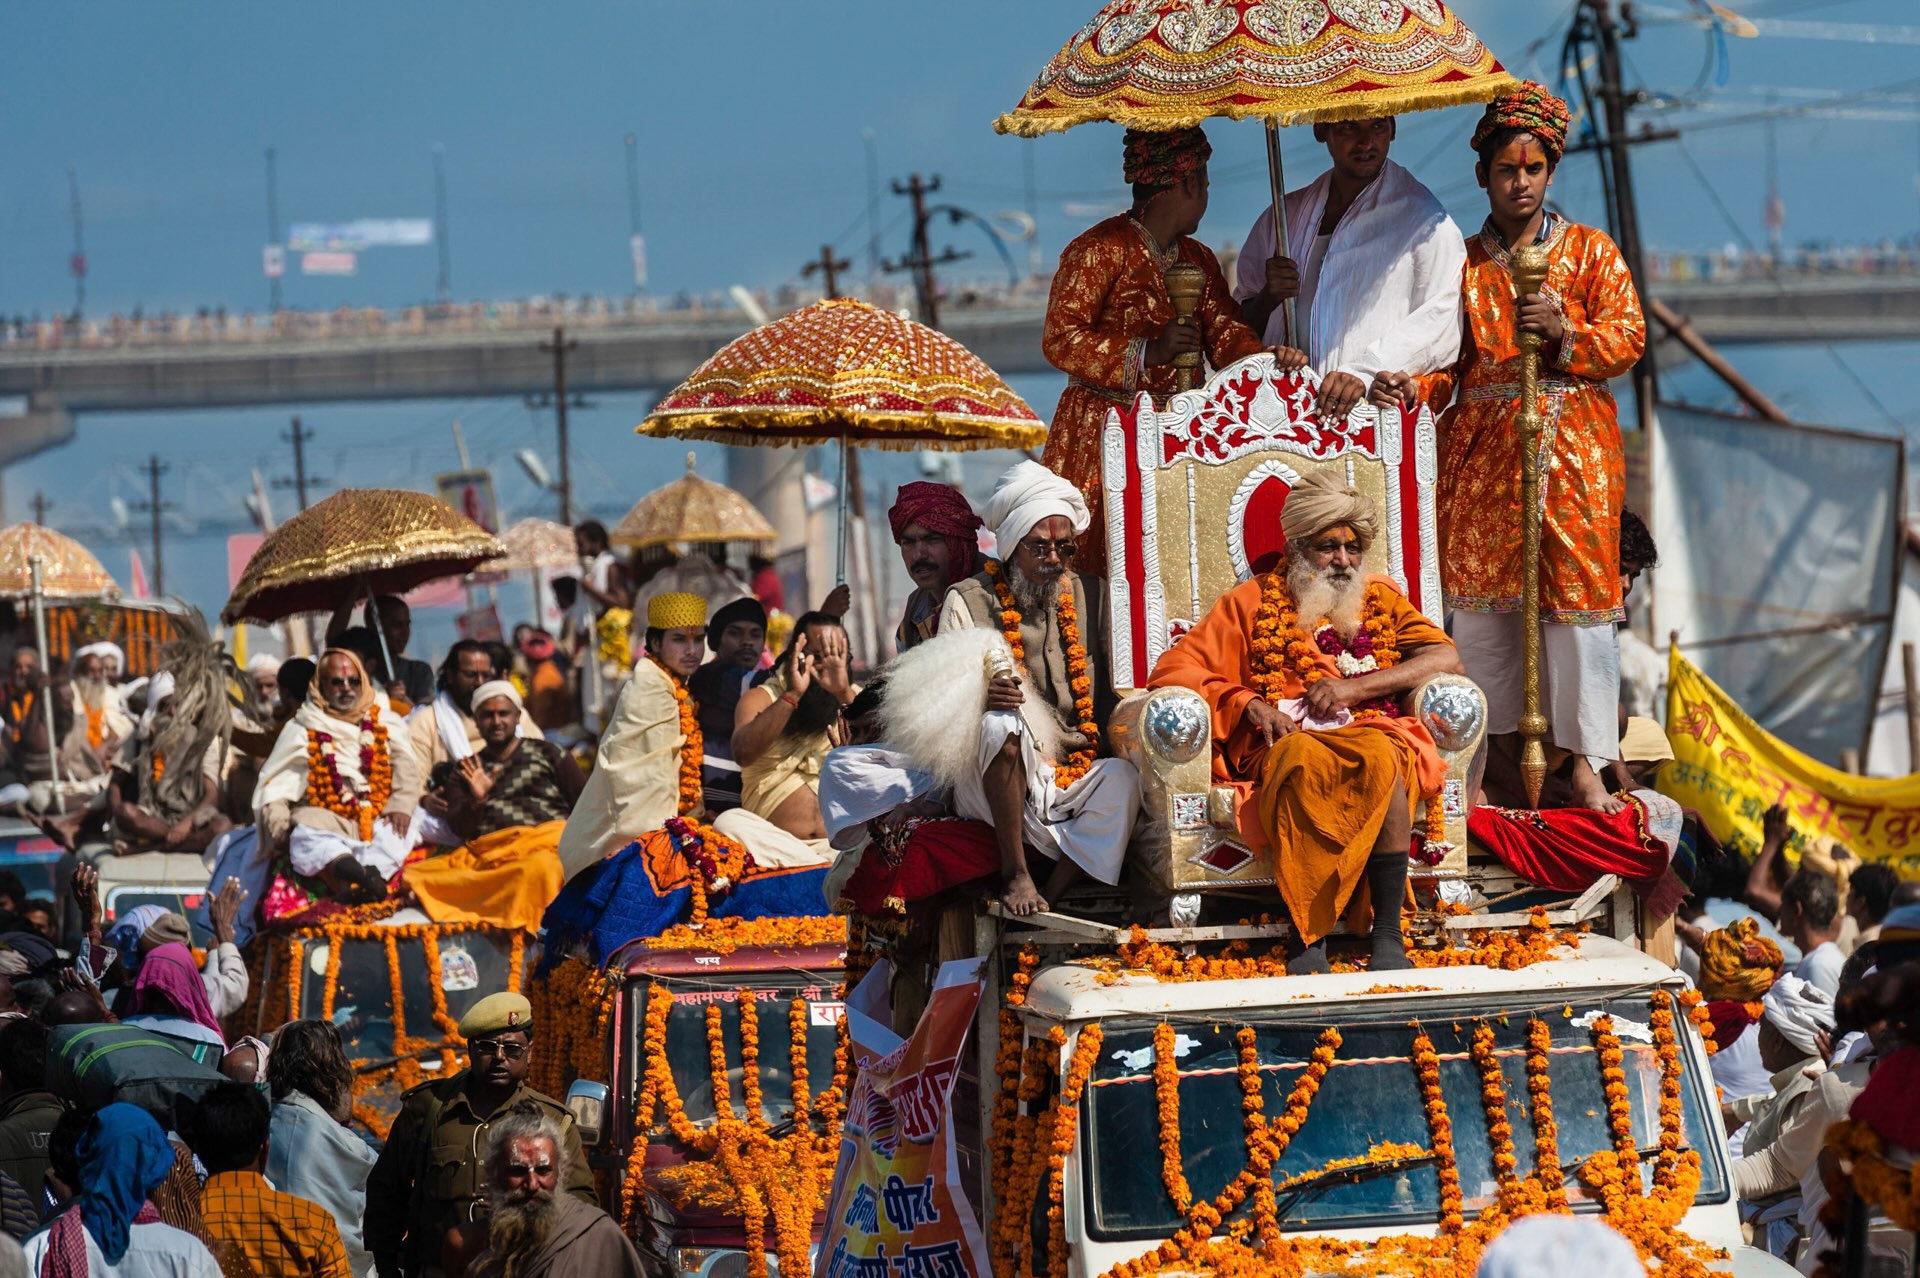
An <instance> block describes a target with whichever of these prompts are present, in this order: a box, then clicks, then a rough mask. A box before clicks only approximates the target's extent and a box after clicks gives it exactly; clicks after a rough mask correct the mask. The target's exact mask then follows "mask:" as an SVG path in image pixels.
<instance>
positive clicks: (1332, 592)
mask: <svg viewBox="0 0 1920 1278" xmlns="http://www.w3.org/2000/svg"><path fill="white" fill-rule="evenodd" d="M1334 575H1335V574H1334V569H1333V568H1332V567H1331V566H1328V567H1326V568H1318V569H1316V568H1315V567H1314V566H1313V565H1312V564H1310V563H1308V562H1307V561H1306V560H1305V559H1295V560H1291V561H1290V562H1289V563H1288V565H1287V591H1288V593H1290V594H1291V595H1292V596H1293V607H1294V613H1295V615H1296V616H1297V617H1298V618H1299V620H1300V628H1301V629H1302V630H1304V631H1306V632H1307V635H1308V637H1309V638H1311V637H1312V635H1313V632H1314V631H1315V630H1317V629H1319V622H1320V619H1321V618H1322V617H1325V618H1326V619H1327V621H1328V622H1329V623H1330V624H1331V625H1332V626H1333V628H1334V630H1335V631H1336V632H1338V633H1339V635H1340V637H1341V638H1343V639H1351V638H1353V636H1354V632H1355V631H1357V630H1359V629H1360V614H1361V612H1362V611H1363V610H1364V609H1365V608H1366V605H1367V578H1366V574H1364V573H1361V572H1356V571H1353V570H1351V569H1350V570H1348V572H1347V576H1346V581H1345V582H1344V583H1341V582H1338V581H1336V580H1335V579H1334Z"/></svg>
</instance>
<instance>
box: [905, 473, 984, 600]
mask: <svg viewBox="0 0 1920 1278" xmlns="http://www.w3.org/2000/svg"><path fill="white" fill-rule="evenodd" d="M887 524H888V526H889V527H891V528H892V529H893V539H894V540H895V541H899V540H900V537H901V534H902V533H904V532H905V531H906V529H907V525H908V524H919V525H920V526H921V527H922V528H924V529H926V530H927V531H928V532H930V533H937V534H938V535H939V536H941V537H943V538H945V539H946V542H947V553H948V555H949V556H950V558H949V562H950V563H951V564H952V565H953V568H952V572H953V580H954V581H964V580H966V579H967V578H968V577H971V576H973V574H974V572H975V571H977V570H978V568H979V564H978V562H977V561H978V557H979V554H980V539H979V537H978V536H977V533H978V532H979V529H980V516H978V515H976V514H974V513H973V507H972V506H970V505H968V504H967V499H966V498H965V497H964V496H962V495H961V492H960V490H959V489H958V488H955V487H954V486H953V485H951V484H934V483H928V482H926V481H924V480H916V481H915V482H914V483H911V484H902V485H900V496H899V497H898V498H896V499H895V501H894V503H893V508H892V509H891V510H889V511H887Z"/></svg>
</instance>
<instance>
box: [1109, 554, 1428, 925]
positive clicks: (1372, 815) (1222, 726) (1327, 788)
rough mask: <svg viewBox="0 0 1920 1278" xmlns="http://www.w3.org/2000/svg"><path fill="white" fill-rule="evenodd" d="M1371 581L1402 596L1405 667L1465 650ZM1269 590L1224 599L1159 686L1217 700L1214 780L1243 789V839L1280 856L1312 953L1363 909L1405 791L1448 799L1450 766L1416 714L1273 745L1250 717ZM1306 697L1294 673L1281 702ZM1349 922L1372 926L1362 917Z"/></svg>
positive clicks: (1391, 611)
mask: <svg viewBox="0 0 1920 1278" xmlns="http://www.w3.org/2000/svg"><path fill="white" fill-rule="evenodd" d="M1367 580H1368V583H1369V586H1370V587H1371V588H1373V589H1379V590H1385V591H1386V592H1387V594H1388V595H1389V596H1390V598H1389V599H1388V609H1387V615H1388V618H1389V624H1390V625H1391V626H1392V628H1393V632H1394V641H1393V642H1394V646H1396V647H1398V648H1399V649H1400V652H1401V654H1402V660H1404V659H1405V658H1406V657H1407V656H1408V655H1411V654H1412V652H1413V651H1414V650H1415V649H1418V648H1422V647H1425V646H1427V645H1429V644H1436V643H1440V644H1449V645H1450V644H1451V643H1452V642H1453V641H1452V640H1450V639H1448V638H1447V635H1446V632H1445V631H1443V630H1441V629H1440V627H1438V626H1436V625H1434V624H1433V623H1432V622H1431V621H1429V620H1427V618H1426V617H1425V616H1423V615H1422V614H1421V613H1420V611H1419V610H1418V609H1416V608H1415V607H1414V606H1413V605H1412V604H1411V603H1409V602H1407V597H1406V596H1405V595H1403V594H1401V593H1400V590H1399V588H1398V587H1397V586H1395V585H1394V584H1393V582H1392V581H1391V580H1390V579H1388V578H1386V577H1369V578H1368V579H1367ZM1260 589H1261V579H1260V578H1257V577H1256V578H1255V579H1254V580H1252V581H1246V582H1242V583H1241V584H1239V585H1238V586H1235V587H1234V588H1233V589H1232V590H1229V591H1228V592H1227V593H1226V594H1224V595H1222V596H1220V598H1219V600H1218V601H1217V602H1216V603H1215V604H1214V605H1213V607H1212V608H1211V609H1210V610H1209V611H1208V612H1207V615H1206V616H1205V617H1203V618H1202V619H1201V621H1200V624H1199V625H1197V626H1195V627H1194V628H1193V630H1192V631H1190V632H1189V633H1188V634H1187V636H1186V637H1185V638H1184V639H1182V640H1180V642H1178V643H1176V644H1174V645H1173V647H1171V648H1169V649H1167V650H1166V652H1164V653H1162V654H1161V656H1160V660H1159V661H1158V662H1156V663H1155V665H1154V667H1153V674H1152V675H1151V676H1150V677H1149V678H1148V680H1147V684H1148V686H1149V687H1153V688H1190V689H1192V690H1193V691H1194V692H1197V693H1199V694H1200V696H1201V697H1202V698H1203V699H1204V700H1205V701H1206V703H1207V709H1208V710H1209V712H1211V714H1212V717H1213V778H1214V780H1215V781H1216V782H1218V783H1221V784H1231V785H1234V786H1235V788H1236V789H1238V790H1240V792H1241V802H1240V803H1239V804H1238V805H1237V809H1236V810H1237V811H1238V812H1239V814H1240V815H1239V821H1240V829H1241V833H1242V835H1243V836H1244V837H1245V838H1246V841H1247V842H1248V844H1249V845H1250V846H1254V847H1269V848H1272V849H1273V864H1274V877H1275V878H1276V879H1277V880H1278V882H1279V887H1280V895H1281V897H1282V898H1283V899H1284V900H1285V901H1286V903H1287V910H1288V912H1289V913H1290V914H1291V915H1292V916H1293V922H1294V926H1295V928H1297V929H1298V930H1299V932H1300V935H1301V939H1302V940H1304V941H1306V942H1307V943H1309V944H1311V943H1312V942H1314V941H1316V940H1318V939H1319V938H1320V937H1322V936H1325V935H1326V934H1327V933H1328V932H1330V931H1332V930H1333V927H1334V925H1335V924H1336V923H1337V922H1339V920H1340V917H1341V914H1342V913H1343V912H1344V911H1347V908H1348V906H1349V904H1350V903H1352V902H1353V901H1354V896H1355V889H1356V888H1357V887H1359V886H1360V882H1361V879H1362V878H1363V877H1364V874H1365V870H1366V861H1367V857H1368V856H1369V855H1370V854H1371V853H1372V851H1373V845H1374V843H1375V841H1376V840H1378V838H1379V836H1380V827H1381V824H1382V823H1383V822H1384V821H1385V820H1386V814H1387V804H1388V803H1389V802H1390V801H1391V799H1392V797H1393V787H1395V786H1396V785H1398V786H1403V787H1405V789H1406V791H1407V795H1408V799H1409V801H1410V802H1414V801H1418V800H1419V799H1420V798H1421V797H1422V796H1424V795H1428V794H1432V793H1434V792H1436V791H1437V790H1439V788H1440V785H1441V782H1442V781H1443V780H1444V779H1445V776H1446V767H1445V765H1444V764H1443V763H1442V762H1441V760H1440V751H1439V748H1438V747H1436V746H1435V745H1434V743H1433V736H1432V734H1431V733H1429V732H1428V731H1427V729H1426V726H1425V725H1424V724H1422V723H1421V722H1420V721H1419V720H1418V719H1414V718H1406V717H1390V716H1384V715H1383V716H1380V717H1378V718H1372V719H1363V720H1361V721H1359V722H1357V723H1354V724H1352V725H1350V726H1348V727H1345V728H1337V729H1334V730H1332V731H1328V732H1309V731H1304V730H1303V731H1298V732H1292V733H1289V734H1287V735H1286V736H1284V737H1281V738H1280V739H1279V740H1278V741H1276V742H1274V744H1273V745H1272V746H1271V747H1269V746H1268V745H1267V744H1266V742H1265V740H1264V739H1263V738H1262V737H1261V735H1260V733H1259V731H1258V730H1257V729H1256V728H1254V727H1253V725H1252V724H1251V723H1249V722H1248V720H1247V718H1246V710H1247V704H1248V703H1249V702H1250V701H1252V700H1254V699H1255V698H1256V697H1257V696H1259V693H1258V692H1256V691H1255V689H1254V683H1255V680H1254V674H1253V643H1254V625H1255V618H1256V616H1257V614H1258V613H1259V611H1260ZM1302 628H1303V629H1304V628H1306V627H1305V626H1304V624H1303V627H1302ZM1314 629H1318V626H1317V625H1316V626H1315V627H1314ZM1377 638H1378V637H1376V639H1377ZM1314 664H1315V665H1316V666H1317V667H1319V669H1320V670H1321V671H1322V672H1323V673H1324V675H1325V677H1326V678H1329V679H1338V678H1341V677H1342V676H1341V674H1340V669H1339V667H1338V666H1337V665H1336V664H1335V663H1334V660H1333V658H1332V657H1329V656H1327V655H1326V654H1325V653H1318V654H1316V656H1315V659H1314ZM1305 691H1306V686H1305V684H1303V683H1302V682H1301V680H1300V676H1299V675H1298V674H1297V673H1296V672H1294V671H1292V670H1287V671H1286V672H1285V673H1284V675H1283V678H1282V682H1281V688H1280V693H1281V696H1282V697H1284V698H1289V699H1291V698H1296V697H1299V696H1301V695H1303V694H1304V693H1305ZM1348 922H1349V924H1350V925H1352V926H1354V927H1356V928H1357V927H1361V926H1364V920H1363V919H1362V918H1359V917H1356V916H1355V915H1352V914H1349V916H1348Z"/></svg>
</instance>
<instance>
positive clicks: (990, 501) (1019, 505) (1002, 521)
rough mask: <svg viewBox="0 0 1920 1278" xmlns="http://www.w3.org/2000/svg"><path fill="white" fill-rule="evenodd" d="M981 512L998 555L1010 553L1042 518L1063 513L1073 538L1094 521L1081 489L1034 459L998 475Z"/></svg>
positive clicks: (1002, 556)
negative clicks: (1069, 525)
mask: <svg viewBox="0 0 1920 1278" xmlns="http://www.w3.org/2000/svg"><path fill="white" fill-rule="evenodd" d="M980 513H981V515H982V517H983V518H984V519H985V520H986V524H987V527H989V528H991V529H993V540H994V543H995V545H996V547H997V548H998V551H999V554H1000V556H1001V558H1005V557H1006V556H1008V555H1010V554H1012V553H1013V547H1014V544H1015V543H1016V542H1018V541H1019V540H1020V539H1021V538H1022V537H1025V536H1026V535H1027V534H1028V533H1030V532H1032V531H1033V529H1034V526H1035V525H1036V524H1038V523H1039V522H1040V521H1041V520H1043V519H1051V518H1052V517H1053V516H1055V515H1063V516H1065V517H1066V519H1067V521H1068V522H1069V523H1071V524H1072V525H1073V535H1074V536H1076V537H1078V536H1079V535H1080V534H1081V533H1083V532H1085V531H1086V530H1087V526H1088V525H1089V524H1091V523H1092V522H1093V516H1092V515H1090V514H1088V513H1087V499H1086V498H1085V497H1082V496H1081V495H1080V490H1079V489H1078V488H1075V487H1074V486H1073V485H1072V484H1070V483H1068V482H1067V481H1066V480H1064V479H1062V478H1060V476H1058V475H1056V474H1054V473H1053V472H1052V471H1050V470H1048V469H1047V468H1046V467H1045V466H1042V465H1041V464H1040V463H1039V462H1033V461H1023V462H1021V463H1020V464H1019V465H1017V466H1015V467H1014V468H1013V469H1012V470H1010V471H1008V472H1007V473H1006V474H1004V475H1002V476H1000V482H999V483H997V484H995V485H994V486H993V496H991V497H989V498H987V504H986V508H985V509H984V510H982V511H981V512H980Z"/></svg>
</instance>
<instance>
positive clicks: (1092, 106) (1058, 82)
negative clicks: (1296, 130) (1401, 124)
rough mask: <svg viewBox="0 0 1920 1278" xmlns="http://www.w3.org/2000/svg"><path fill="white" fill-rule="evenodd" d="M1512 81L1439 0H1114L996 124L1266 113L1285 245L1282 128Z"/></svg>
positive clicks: (1031, 131)
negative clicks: (1281, 151)
mask: <svg viewBox="0 0 1920 1278" xmlns="http://www.w3.org/2000/svg"><path fill="white" fill-rule="evenodd" d="M1514 87H1515V81H1514V78H1513V77H1512V76H1511V75H1509V74H1507V70H1506V68H1505V67H1503V66H1501V65H1500V62H1499V60H1498V59H1497V58H1495V57H1494V56H1493V54H1492V52H1491V51H1489V50H1488V48H1487V46H1486V45H1485V44H1483V43H1481V41H1480V37H1479V36H1477V35H1475V34H1474V33H1473V32H1472V31H1471V30H1469V29H1468V27H1467V24H1466V23H1464V22H1462V21H1460V18H1459V16H1458V15H1456V14H1455V13H1454V12H1453V11H1452V10H1451V9H1449V8H1448V7H1447V6H1446V5H1445V4H1444V3H1442V0H1108V3H1107V4H1105V5H1103V6H1102V7H1101V9H1100V12H1098V13H1097V14H1095V15H1094V16H1093V18H1092V20H1091V21H1089V22H1088V23H1087V24H1086V25H1085V26H1083V27H1081V28H1080V30H1079V31H1078V32H1077V33H1076V34H1075V35H1074V37H1073V39H1071V40H1069V41H1067V44H1066V47H1064V48H1062V49H1061V50H1060V52H1059V53H1057V54H1055V55H1054V56H1053V60H1052V61H1050V62H1048V63H1047V65H1046V67H1045V68H1044V69H1043V70H1042V71H1041V72H1040V75H1039V78H1037V79H1036V80H1034V82H1033V84H1032V86H1031V87H1030V88H1028V89H1027V91H1026V93H1025V94H1024V95H1023V96H1022V97H1021V99H1020V105H1019V106H1017V107H1015V108H1014V109H1013V110H1011V111H1009V112H1007V113H1006V114H1005V115H1003V116H1001V117H1000V118H999V119H997V120H995V121H994V122H993V127H994V128H995V129H997V130H998V131H999V132H1001V133H1014V134H1018V135H1020V136H1021V137H1038V136H1040V135H1041V134H1043V133H1054V132H1058V131H1060V130H1063V129H1070V128H1072V127H1073V126H1074V125H1076V124H1086V123H1088V122H1090V121H1096V120H1104V121H1107V122H1109V123H1112V124H1123V125H1127V126H1129V127H1131V128H1138V129H1154V130H1157V129H1184V128H1190V127H1192V126H1194V125H1197V124H1200V123H1201V122H1202V121H1204V120H1209V119H1212V118H1214V117H1216V116H1224V117H1225V118H1227V119H1230V120H1244V119H1247V118H1248V117H1255V118H1258V119H1261V120H1264V121H1265V122H1266V126H1267V163H1268V170H1269V176H1270V177H1271V180H1272V184H1273V216H1274V226H1275V229H1276V230H1277V232H1278V236H1279V238H1278V242H1279V243H1280V244H1283V245H1284V244H1286V243H1287V221H1286V209H1285V208H1284V207H1283V205H1282V199H1281V197H1282V196H1283V195H1284V194H1285V190H1286V188H1285V184H1284V180H1283V178H1282V176H1281V171H1280V140H1279V135H1278V133H1277V132H1276V130H1277V129H1278V127H1279V126H1280V125H1283V124H1324V123H1330V122H1332V121H1335V120H1362V119H1369V118H1373V117H1376V116H1383V115H1401V114H1404V113H1406V112H1409V111H1428V110H1433V109H1436V108H1439V107H1450V106H1460V105H1463V104H1466V103H1469V102H1485V101H1488V100H1490V99H1492V98H1496V97H1498V96H1499V95H1501V94H1502V93H1506V92H1509V91H1511V90H1512V89H1513V88H1514ZM1288 306H1289V310H1291V306H1292V303H1288ZM1289 318H1291V316H1289Z"/></svg>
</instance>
